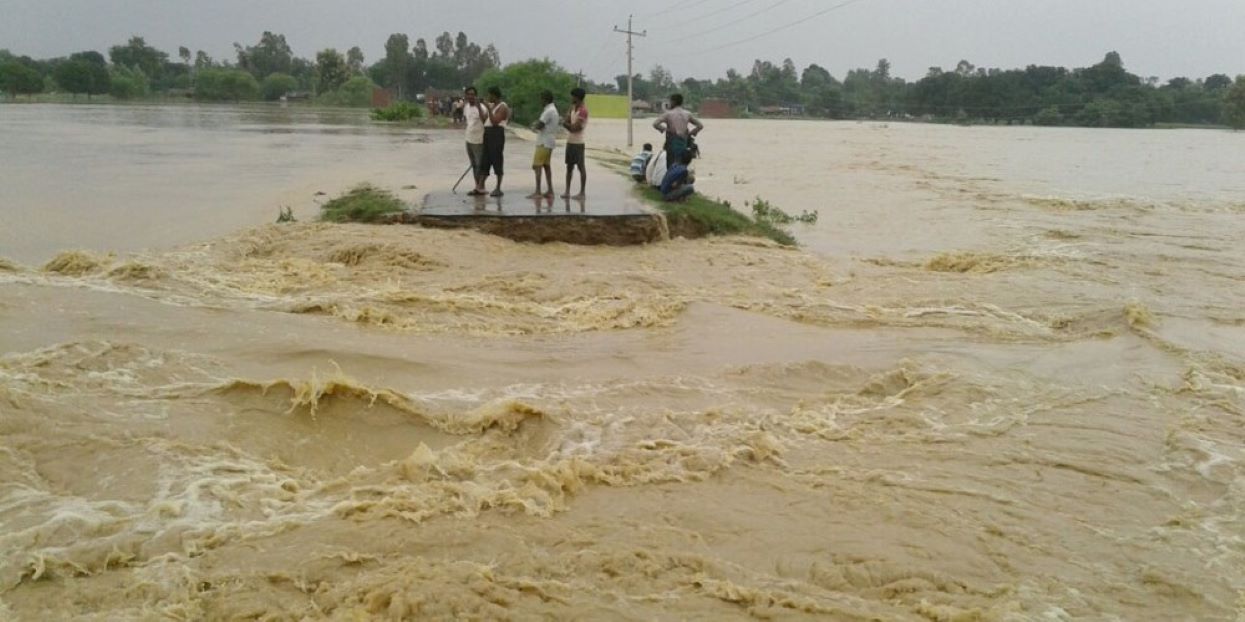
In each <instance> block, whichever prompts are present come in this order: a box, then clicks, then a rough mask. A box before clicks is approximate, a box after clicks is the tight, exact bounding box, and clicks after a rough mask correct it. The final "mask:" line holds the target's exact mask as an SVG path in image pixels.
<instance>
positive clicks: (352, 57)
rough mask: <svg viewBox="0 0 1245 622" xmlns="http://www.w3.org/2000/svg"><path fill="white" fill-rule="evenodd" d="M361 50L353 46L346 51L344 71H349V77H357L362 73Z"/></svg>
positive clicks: (362, 60)
mask: <svg viewBox="0 0 1245 622" xmlns="http://www.w3.org/2000/svg"><path fill="white" fill-rule="evenodd" d="M363 62H364V58H363V50H361V49H359V46H357V45H356V46H354V47H352V48H350V49H349V50H347V51H346V69H348V70H349V71H350V75H352V76H353V75H358V74H361V73H363Z"/></svg>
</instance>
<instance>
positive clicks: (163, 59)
mask: <svg viewBox="0 0 1245 622" xmlns="http://www.w3.org/2000/svg"><path fill="white" fill-rule="evenodd" d="M108 58H110V59H111V60H112V64H114V65H119V66H121V67H126V68H129V69H137V70H139V71H142V72H143V75H144V76H146V77H148V78H150V79H158V78H159V77H160V75H161V73H162V72H163V71H164V64H165V63H167V62H168V60H169V55H168V54H166V53H164V52H161V51H160V50H157V49H156V48H153V47H151V46H149V45H147V42H146V41H145V40H143V38H142V37H137V36H136V37H130V41H129V42H128V43H126V44H125V45H114V46H113V47H112V48H110V49H109V50H108Z"/></svg>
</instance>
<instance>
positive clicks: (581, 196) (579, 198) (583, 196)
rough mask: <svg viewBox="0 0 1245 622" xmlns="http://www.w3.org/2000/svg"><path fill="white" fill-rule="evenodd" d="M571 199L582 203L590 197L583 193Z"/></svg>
mask: <svg viewBox="0 0 1245 622" xmlns="http://www.w3.org/2000/svg"><path fill="white" fill-rule="evenodd" d="M623 103H624V104H625V103H627V102H623ZM571 198H572V199H575V200H576V201H582V200H584V199H586V198H588V195H586V194H584V193H582V192H581V193H579V194H577V195H575V196H573V197H571Z"/></svg>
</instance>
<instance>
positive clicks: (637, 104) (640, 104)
mask: <svg viewBox="0 0 1245 622" xmlns="http://www.w3.org/2000/svg"><path fill="white" fill-rule="evenodd" d="M653 109H654V107H653V104H652V102H646V101H642V100H638V99H637V100H635V101H633V102H631V110H632V112H642V113H649V112H652V111H653Z"/></svg>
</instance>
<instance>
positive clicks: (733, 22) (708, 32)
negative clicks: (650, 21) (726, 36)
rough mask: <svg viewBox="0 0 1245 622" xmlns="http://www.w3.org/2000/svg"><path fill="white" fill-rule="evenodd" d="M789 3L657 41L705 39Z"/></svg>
mask: <svg viewBox="0 0 1245 622" xmlns="http://www.w3.org/2000/svg"><path fill="white" fill-rule="evenodd" d="M755 1H756V0H742V1H741V2H736V3H735V4H732V5H730V6H728V7H726V8H723V9H722V11H724V12H725V11H730V10H732V9H736V8H739V7H741V6H743V5H745V4H749V3H752V2H755ZM788 2H791V0H778V1H777V2H774V3H772V4H770V5H769V6H766V7H763V8H761V9H758V10H756V11H753V12H751V13H748V14H747V15H744V16H742V17H738V18H736V19H733V20H731V21H729V22H725V23H723V24H718V25H717V26H714V27H712V28H708V29H706V30H700V31H697V32H692V33H688V34H685V35H679V36H678V37H675V38H671V39H662V40H660V41H657V43H673V42H675V41H678V42H685V41H689V40H691V39H696V38H698V37H703V36H705V35H711V34H713V33H715V32H721V31H723V30H726V29H727V28H730V27H731V26H734V25H736V24H740V23H743V22H746V21H748V20H750V19H752V18H754V17H756V16H758V15H761V14H762V13H768V12H769V11H773V10H774V9H777V8H778V7H780V6H782V5H784V4H787V3H788Z"/></svg>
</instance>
